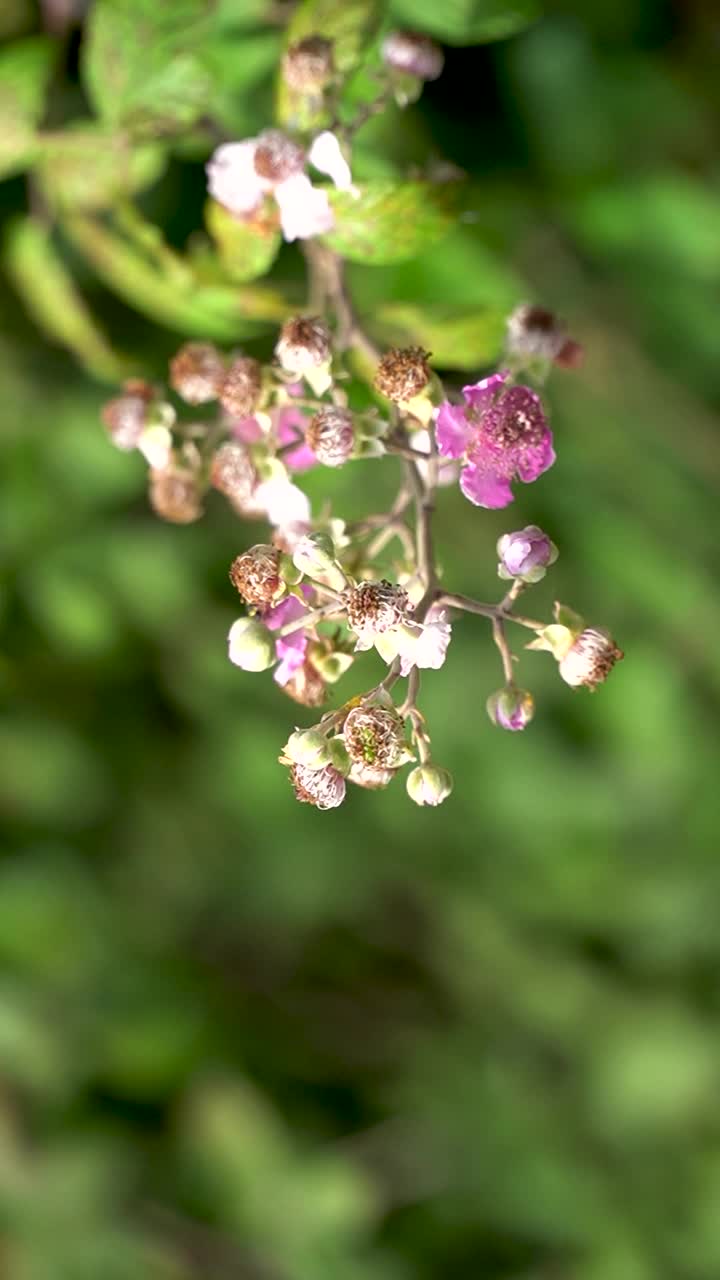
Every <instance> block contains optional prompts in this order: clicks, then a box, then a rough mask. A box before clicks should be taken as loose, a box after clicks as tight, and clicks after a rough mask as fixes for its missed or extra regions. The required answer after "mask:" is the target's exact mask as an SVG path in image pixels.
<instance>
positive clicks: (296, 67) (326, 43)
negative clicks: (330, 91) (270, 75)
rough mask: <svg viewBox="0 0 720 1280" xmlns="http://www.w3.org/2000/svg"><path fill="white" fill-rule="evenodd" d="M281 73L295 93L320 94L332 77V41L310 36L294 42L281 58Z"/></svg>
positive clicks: (322, 37)
mask: <svg viewBox="0 0 720 1280" xmlns="http://www.w3.org/2000/svg"><path fill="white" fill-rule="evenodd" d="M282 73H283V78H284V80H285V83H286V84H287V85H289V86H290V88H291V89H294V90H295V91H296V93H304V94H309V95H312V94H318V93H321V92H322V90H323V89H324V88H325V86H326V85H327V84H329V82H330V80H331V79H332V76H333V46H332V40H326V39H325V37H324V36H315V35H312V36H306V37H305V39H304V40H298V41H296V43H295V44H292V45H290V48H289V49H288V50H287V52H286V53H285V54H284V56H283V60H282Z"/></svg>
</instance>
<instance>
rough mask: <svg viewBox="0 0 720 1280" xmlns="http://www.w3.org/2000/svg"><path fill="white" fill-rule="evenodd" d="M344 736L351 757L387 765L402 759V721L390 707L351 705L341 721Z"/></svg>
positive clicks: (394, 764)
mask: <svg viewBox="0 0 720 1280" xmlns="http://www.w3.org/2000/svg"><path fill="white" fill-rule="evenodd" d="M343 738H344V741H345V746H346V747H347V751H348V755H349V756H350V759H351V760H354V761H357V762H359V763H361V764H366V765H376V766H379V767H382V768H389V769H394V768H397V767H398V766H399V765H400V764H401V763H402V758H403V753H404V751H405V734H404V730H403V721H402V719H401V717H400V716H399V715H398V713H397V711H395V710H394V709H393V708H392V707H373V706H359V707H353V709H352V711H350V712H348V715H347V718H346V720H345V723H344V725H343Z"/></svg>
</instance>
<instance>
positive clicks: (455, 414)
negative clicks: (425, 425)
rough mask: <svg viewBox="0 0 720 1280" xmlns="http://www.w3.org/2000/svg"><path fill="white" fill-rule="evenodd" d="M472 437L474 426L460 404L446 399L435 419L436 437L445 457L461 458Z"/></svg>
mask: <svg viewBox="0 0 720 1280" xmlns="http://www.w3.org/2000/svg"><path fill="white" fill-rule="evenodd" d="M471 438H472V427H471V425H470V423H469V422H468V420H467V418H466V416H465V409H464V408H463V406H462V405H459V404H450V401H449V400H445V401H444V402H443V403H442V404H441V405H440V408H439V409H438V415H437V418H436V420H435V439H436V440H437V447H438V451H439V452H440V453H441V454H442V455H443V457H444V458H461V457H462V456H463V454H464V453H465V450H466V449H467V447H468V444H469V443H470V440H471Z"/></svg>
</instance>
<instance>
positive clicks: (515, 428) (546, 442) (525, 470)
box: [435, 372, 555, 508]
mask: <svg viewBox="0 0 720 1280" xmlns="http://www.w3.org/2000/svg"><path fill="white" fill-rule="evenodd" d="M508 378H509V375H508V373H507V372H504V373H493V374H491V375H490V377H488V378H483V379H482V380H481V381H480V382H476V383H473V384H472V385H470V386H466V387H463V397H464V400H465V404H464V405H455V404H451V403H450V401H449V400H445V401H443V403H442V404H441V405H440V408H439V410H438V414H437V420H436V425H435V434H436V439H437V446H438V450H439V452H440V453H441V454H442V455H443V457H446V458H461V459H462V460H463V468H462V471H461V472H460V488H461V490H462V492H463V493H464V494H465V497H466V498H468V499H469V500H470V502H473V503H474V504H475V505H476V506H478V507H490V508H493V507H506V506H507V505H508V503H510V502H512V500H513V494H512V490H511V488H510V485H511V482H512V481H513V480H515V479H518V480H522V481H523V483H524V484H530V483H531V482H532V481H533V480H537V478H538V476H541V475H542V474H543V472H544V471H547V469H548V467H551V466H552V464H553V462H554V461H555V452H554V450H553V440H552V433H551V431H550V428H549V426H548V423H547V419H546V417H545V412H544V410H543V407H542V403H541V401H540V397H539V396H538V395H537V393H536V392H535V391H532V390H531V389H530V387H523V386H512V385H510V386H509V385H508Z"/></svg>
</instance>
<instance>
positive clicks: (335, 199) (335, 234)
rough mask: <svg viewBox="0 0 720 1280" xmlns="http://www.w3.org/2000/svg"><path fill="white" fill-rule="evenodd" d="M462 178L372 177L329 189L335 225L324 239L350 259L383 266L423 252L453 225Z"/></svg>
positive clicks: (458, 204) (458, 205) (458, 203)
mask: <svg viewBox="0 0 720 1280" xmlns="http://www.w3.org/2000/svg"><path fill="white" fill-rule="evenodd" d="M462 186H463V184H462V183H459V182H441V183H435V182H402V183H394V182H382V181H377V182H368V183H365V184H364V185H363V186H361V187H359V188H356V189H355V190H356V192H357V194H353V192H352V191H334V190H330V191H328V195H329V198H330V203H331V205H332V208H333V212H334V214H335V230H334V231H332V232H331V233H330V235H328V236H325V237H324V238H325V241H326V243H327V244H329V245H330V246H331V248H333V249H335V250H336V251H337V252H338V253H340V254H342V256H343V257H344V258H347V259H348V260H349V261H350V262H363V263H367V264H370V265H377V266H380V265H383V264H386V263H392V262H403V261H404V260H405V259H407V258H415V257H417V256H418V254H420V253H422V252H424V250H425V249H427V248H429V246H430V245H431V244H434V242H435V241H436V240H439V239H440V238H441V237H442V236H444V235H446V233H447V232H448V231H449V230H450V229H451V227H453V226H454V224H455V222H456V221H457V217H456V215H457V210H458V209H459V207H460V193H461V191H462Z"/></svg>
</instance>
